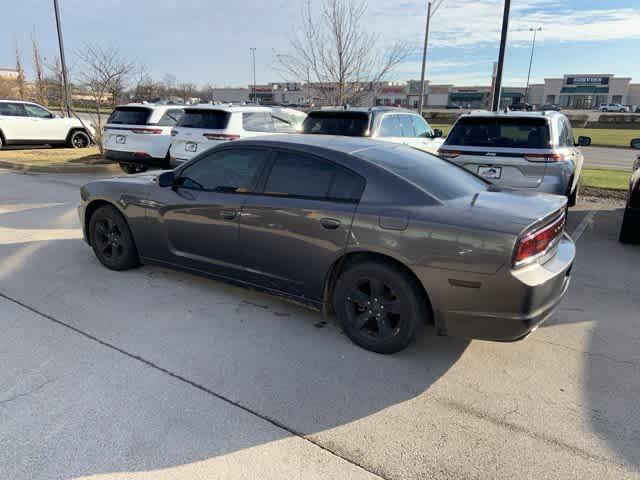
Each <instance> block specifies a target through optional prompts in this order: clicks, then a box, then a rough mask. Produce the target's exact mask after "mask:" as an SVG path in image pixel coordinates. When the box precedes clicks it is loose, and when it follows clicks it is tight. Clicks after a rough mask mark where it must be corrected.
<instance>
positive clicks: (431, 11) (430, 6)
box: [418, 0, 444, 115]
mask: <svg viewBox="0 0 640 480" xmlns="http://www.w3.org/2000/svg"><path fill="white" fill-rule="evenodd" d="M442 2H444V0H435V1H433V2H428V3H427V21H426V25H425V30H424V49H423V50H422V73H421V74H420V99H419V100H418V113H419V114H420V115H422V104H423V103H424V71H425V69H426V66H427V47H428V46H429V25H430V24H431V17H433V15H435V13H436V11H437V10H438V8H439V7H440V5H442Z"/></svg>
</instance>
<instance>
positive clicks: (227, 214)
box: [220, 210, 238, 220]
mask: <svg viewBox="0 0 640 480" xmlns="http://www.w3.org/2000/svg"><path fill="white" fill-rule="evenodd" d="M237 215H238V211H237V210H222V211H221V212H220V216H221V217H222V218H224V219H225V220H233V219H234V218H236V216H237Z"/></svg>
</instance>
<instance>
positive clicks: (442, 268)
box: [79, 135, 575, 353]
mask: <svg viewBox="0 0 640 480" xmlns="http://www.w3.org/2000/svg"><path fill="white" fill-rule="evenodd" d="M80 194H81V199H82V200H81V203H80V207H79V213H80V222H81V225H82V227H83V231H84V236H85V240H86V241H87V242H88V243H89V245H91V247H92V248H93V251H94V252H95V254H96V256H97V258H98V260H99V261H100V262H101V263H102V264H103V265H104V266H105V267H107V268H110V269H112V270H125V269H129V268H132V267H135V266H137V265H138V264H139V263H159V264H161V265H166V266H170V267H173V268H181V269H186V270H188V271H191V272H196V273H201V274H205V275H209V276H214V277H216V278H219V279H222V280H225V281H232V282H234V283H237V284H241V285H246V286H250V287H253V288H255V287H257V288H260V289H263V290H266V291H269V292H272V293H275V294H277V295H281V296H287V297H290V298H292V299H294V300H295V301H297V302H300V303H303V304H305V305H308V306H311V307H313V308H318V309H323V311H325V312H326V311H331V310H333V311H335V313H336V316H337V318H338V320H339V322H340V323H341V324H342V326H343V328H344V331H345V332H346V333H347V335H348V336H349V338H351V340H353V341H354V342H355V343H356V344H358V345H360V346H362V347H363V348H366V349H369V350H373V351H375V352H380V353H393V352H397V351H399V350H401V349H403V348H404V347H406V346H407V345H408V344H409V343H410V342H411V340H412V339H413V338H414V337H415V336H416V332H417V331H418V330H419V328H420V327H421V326H422V325H423V323H425V322H433V323H435V327H436V332H437V333H438V334H441V335H453V336H463V337H470V338H483V339H492V340H515V339H519V338H522V337H524V336H525V335H527V334H528V333H529V332H531V331H532V330H534V329H535V328H536V327H537V326H538V325H539V324H540V323H541V322H543V321H544V320H545V319H547V318H548V317H549V316H550V315H552V313H553V312H554V310H555V309H556V307H557V305H558V303H559V302H560V300H561V299H562V297H563V296H564V294H565V292H566V291H567V288H568V285H569V278H570V277H569V273H570V271H571V265H572V263H573V260H574V256H575V247H574V244H573V242H572V240H571V239H570V238H569V236H568V235H566V234H565V233H564V225H565V205H566V202H567V200H566V198H565V197H561V196H557V195H545V194H538V193H535V192H533V193H528V192H519V191H504V192H502V191H500V190H499V189H497V188H496V187H494V186H492V185H490V184H489V183H488V182H486V181H484V180H483V179H481V178H480V177H478V176H476V175H475V174H472V173H470V172H467V171H466V170H464V169H461V168H459V167H457V166H456V165H454V164H452V163H450V162H447V161H446V160H443V159H441V158H438V157H436V156H434V155H430V154H428V153H425V152H421V151H418V150H416V149H413V148H409V147H406V146H404V145H396V144H390V143H385V142H377V141H373V140H369V139H362V138H346V137H335V136H323V135H280V136H272V137H263V138H259V139H258V138H256V139H245V140H240V141H237V142H227V143H226V144H223V145H220V146H218V147H216V148H213V149H210V150H207V151H205V152H204V153H202V154H200V155H198V156H196V157H195V158H193V159H192V160H191V161H190V162H188V163H186V164H184V165H182V166H180V167H178V168H177V169H175V170H173V171H167V172H162V173H160V174H159V175H138V176H135V177H128V178H125V179H123V178H120V179H118V178H114V179H104V180H97V181H93V182H91V183H88V184H87V185H85V186H83V187H82V189H81V192H80ZM123 198H126V199H127V201H126V202H123V201H122V199H123Z"/></svg>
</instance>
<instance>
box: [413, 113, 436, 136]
mask: <svg viewBox="0 0 640 480" xmlns="http://www.w3.org/2000/svg"><path fill="white" fill-rule="evenodd" d="M411 121H412V122H413V129H414V131H415V132H416V137H430V136H431V135H432V132H431V127H429V124H428V123H427V122H426V121H425V120H424V119H423V118H421V117H419V116H418V115H411Z"/></svg>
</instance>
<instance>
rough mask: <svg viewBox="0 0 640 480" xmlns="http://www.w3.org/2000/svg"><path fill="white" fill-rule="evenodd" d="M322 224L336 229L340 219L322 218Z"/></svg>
mask: <svg viewBox="0 0 640 480" xmlns="http://www.w3.org/2000/svg"><path fill="white" fill-rule="evenodd" d="M320 225H322V226H323V227H324V228H326V229H327V230H335V229H336V228H338V227H339V226H340V220H336V219H335V218H321V219H320Z"/></svg>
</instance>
